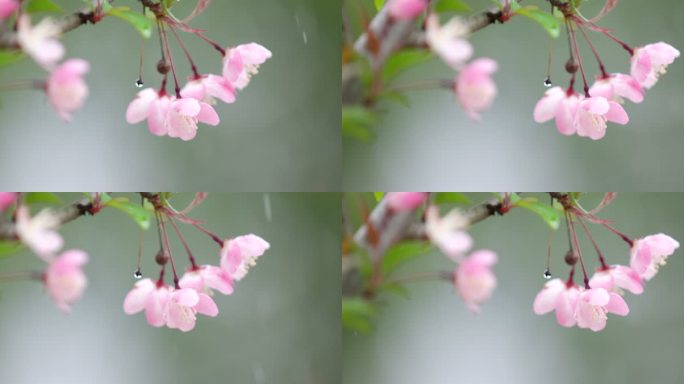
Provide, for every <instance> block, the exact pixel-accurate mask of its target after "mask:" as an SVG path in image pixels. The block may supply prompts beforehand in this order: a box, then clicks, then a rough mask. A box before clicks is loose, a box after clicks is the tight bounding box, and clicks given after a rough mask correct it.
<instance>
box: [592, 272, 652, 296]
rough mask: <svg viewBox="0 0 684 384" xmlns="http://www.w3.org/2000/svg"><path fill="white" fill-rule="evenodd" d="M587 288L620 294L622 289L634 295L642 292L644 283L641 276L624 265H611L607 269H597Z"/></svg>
mask: <svg viewBox="0 0 684 384" xmlns="http://www.w3.org/2000/svg"><path fill="white" fill-rule="evenodd" d="M589 286H590V287H593V288H603V289H605V290H607V291H609V292H616V293H620V294H621V293H622V290H623V289H626V290H628V291H630V292H632V293H633V294H635V295H640V294H642V293H643V292H644V282H643V280H642V278H641V276H639V274H638V273H637V272H636V271H635V270H634V269H632V268H630V267H627V266H624V265H611V266H609V267H608V268H605V269H604V268H601V269H599V270H598V271H596V273H594V276H592V278H591V279H590V280H589Z"/></svg>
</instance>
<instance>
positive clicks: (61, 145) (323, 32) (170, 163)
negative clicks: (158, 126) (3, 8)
mask: <svg viewBox="0 0 684 384" xmlns="http://www.w3.org/2000/svg"><path fill="white" fill-rule="evenodd" d="M57 3H58V4H60V5H62V6H63V8H64V9H67V10H76V9H79V7H80V6H81V4H82V2H81V1H79V0H58V1H57ZM195 3H196V2H195V1H191V0H182V1H180V2H178V3H177V5H175V6H174V8H173V10H174V13H175V14H176V15H178V16H179V17H184V16H185V15H187V14H189V13H190V11H191V10H192V9H193V7H194V5H195ZM115 4H117V5H129V6H131V7H132V8H134V9H137V8H138V4H139V3H138V2H137V1H133V0H126V1H117V2H116V3H115ZM339 12H340V8H339V2H335V1H317V0H262V1H240V0H221V1H213V2H212V4H211V6H210V7H209V8H208V10H207V11H206V12H205V13H204V14H202V15H200V16H199V17H197V18H196V19H194V20H193V22H192V26H193V27H195V28H200V29H206V30H208V32H207V35H208V36H209V37H210V38H212V39H214V40H215V41H217V42H219V43H221V44H225V45H237V44H240V43H244V42H251V41H256V42H259V43H260V44H262V45H264V46H266V47H268V48H269V49H270V50H271V51H272V52H273V57H272V59H271V60H269V61H268V62H267V63H266V64H264V65H263V66H262V67H261V70H260V73H259V75H258V76H256V77H255V78H254V79H253V81H252V83H251V84H250V85H249V87H247V88H246V89H245V90H243V91H242V92H241V93H240V95H239V96H238V99H237V102H235V103H234V104H231V105H225V104H219V105H217V112H218V113H219V115H220V117H221V124H220V126H218V127H210V126H206V125H201V126H200V127H199V132H198V135H197V137H196V139H195V140H193V141H190V142H182V141H181V140H179V139H171V138H159V137H156V136H153V135H151V134H150V133H149V132H148V131H147V126H146V124H138V125H129V124H127V123H126V121H125V117H124V115H125V111H126V107H127V105H128V103H129V102H130V101H131V100H132V99H133V97H134V96H135V95H136V93H137V92H138V91H139V89H138V88H136V87H135V86H134V82H135V80H136V78H137V76H138V63H139V50H140V44H141V43H140V42H141V37H140V35H139V34H138V32H137V31H135V30H134V29H133V28H132V27H131V26H130V25H128V24H127V23H125V22H124V21H122V20H120V19H117V18H113V17H112V18H107V19H105V20H103V21H102V22H101V23H100V24H98V25H95V26H83V27H81V28H79V30H76V31H72V32H70V33H67V34H66V35H65V36H64V40H63V41H64V44H65V46H66V57H82V58H85V59H87V60H88V61H90V63H91V72H90V73H89V74H88V76H87V81H88V84H89V86H90V91H91V96H90V97H89V98H88V100H87V102H86V105H85V106H84V108H83V109H82V110H81V111H80V112H78V113H76V114H75V117H74V121H73V123H71V124H68V123H65V122H63V121H61V120H60V119H59V118H58V117H57V116H56V115H55V113H54V112H53V111H52V109H51V107H50V106H49V104H48V103H47V100H46V99H45V97H44V96H43V95H42V94H40V93H39V92H35V91H21V92H16V93H15V92H12V93H7V92H2V94H0V103H1V105H0V174H2V175H3V180H2V182H1V183H2V185H3V186H4V187H5V189H8V188H10V189H13V190H16V189H18V190H36V189H39V190H41V189H45V186H46V185H49V186H50V189H52V190H83V189H88V190H93V189H97V190H132V189H135V190H140V189H143V190H144V189H154V190H160V189H163V190H187V189H188V188H187V187H188V186H189V185H193V188H192V189H196V190H221V191H247V192H249V191H264V190H268V191H330V190H339V185H340V184H341V180H340V179H341V177H340V172H341V171H340V169H341V168H340V164H341V139H340V133H339V132H340V92H339V89H340V77H339V73H340V53H339V41H340V32H339V31H340V17H339ZM34 19H35V20H34V21H37V20H38V19H37V18H36V17H34ZM170 38H171V37H170ZM185 42H186V44H187V46H188V48H189V50H190V51H191V53H192V56H193V58H194V59H195V61H196V63H197V64H198V66H199V69H200V71H203V72H212V73H220V68H221V61H220V57H219V55H218V54H217V52H216V51H214V49H213V48H211V47H210V46H209V45H207V44H205V43H203V42H202V41H201V40H200V39H198V38H195V37H194V36H190V35H187V36H185ZM171 45H172V47H173V48H178V46H177V44H175V43H174V42H172V43H171ZM145 52H146V53H145V59H146V62H145V72H144V76H143V79H144V81H145V84H146V86H152V87H158V86H159V84H160V80H161V79H160V77H159V75H158V74H156V70H155V68H156V63H157V61H158V60H159V43H158V37H157V34H156V32H155V33H154V34H153V36H152V38H151V39H149V40H148V41H147V43H146V49H145ZM174 52H175V54H174V58H175V63H177V65H178V67H179V70H180V73H179V78H180V79H185V78H186V76H187V75H189V74H190V68H189V65H188V64H187V61H186V60H185V58H184V56H183V54H182V51H181V50H180V49H179V48H178V49H175V51H174ZM43 76H44V72H43V71H42V70H41V69H39V68H38V67H37V66H36V65H35V64H34V63H32V62H31V61H30V60H25V61H22V62H21V63H20V64H15V65H12V66H10V67H5V68H2V69H0V84H1V83H3V82H6V81H10V80H12V79H40V78H42V77H43ZM171 84H172V82H171ZM170 89H172V88H170Z"/></svg>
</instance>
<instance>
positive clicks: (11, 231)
mask: <svg viewBox="0 0 684 384" xmlns="http://www.w3.org/2000/svg"><path fill="white" fill-rule="evenodd" d="M92 207H93V206H92V203H91V202H90V200H88V199H83V200H79V201H77V202H75V203H72V204H70V205H67V206H64V207H62V208H60V209H58V210H56V211H53V212H52V213H53V215H54V217H55V218H56V219H57V222H58V223H59V225H60V226H61V225H63V224H66V223H68V222H70V221H73V220H75V219H77V218H78V217H80V216H83V215H85V214H86V213H90V212H91V209H92ZM18 239H19V235H18V234H17V226H16V224H15V223H13V222H9V221H5V220H4V219H2V218H1V217H0V240H10V241H13V240H18Z"/></svg>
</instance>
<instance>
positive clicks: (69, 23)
mask: <svg viewBox="0 0 684 384" xmlns="http://www.w3.org/2000/svg"><path fill="white" fill-rule="evenodd" d="M93 16H94V13H93V12H91V11H87V10H81V11H78V12H75V13H72V14H71V15H68V16H65V17H63V18H61V19H60V20H58V21H57V22H56V23H57V27H58V29H59V30H60V34H63V33H66V32H69V31H71V30H73V29H76V28H78V27H80V26H81V25H83V24H86V23H88V22H93ZM0 49H19V40H18V39H17V32H16V31H10V30H6V29H0Z"/></svg>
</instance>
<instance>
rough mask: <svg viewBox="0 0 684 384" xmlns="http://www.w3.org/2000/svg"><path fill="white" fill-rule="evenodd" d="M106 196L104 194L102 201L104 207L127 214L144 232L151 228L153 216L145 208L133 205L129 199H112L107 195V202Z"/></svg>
mask: <svg viewBox="0 0 684 384" xmlns="http://www.w3.org/2000/svg"><path fill="white" fill-rule="evenodd" d="M104 196H105V194H103V199H102V203H103V204H102V205H103V206H105V207H112V208H116V209H118V210H120V211H123V212H125V213H126V214H127V215H128V216H130V217H131V218H132V219H133V221H135V222H136V223H137V224H138V225H139V226H140V228H142V229H143V230H147V229H148V228H149V227H150V222H151V216H152V213H151V212H150V211H148V210H147V209H145V208H143V207H142V206H141V205H139V204H133V203H131V202H129V201H128V199H125V198H117V199H111V198H109V196H108V195H107V198H108V199H107V200H106V201H105V198H104Z"/></svg>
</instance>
